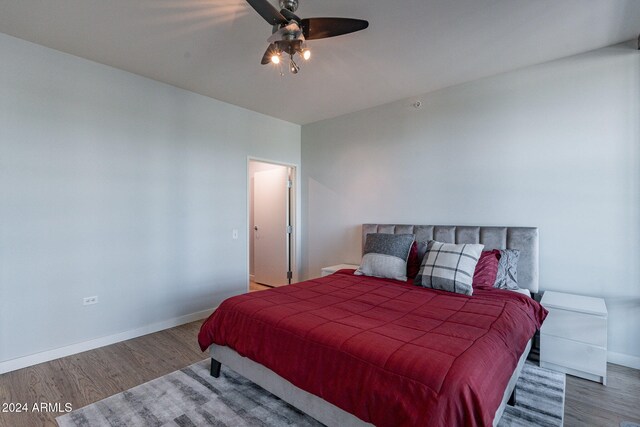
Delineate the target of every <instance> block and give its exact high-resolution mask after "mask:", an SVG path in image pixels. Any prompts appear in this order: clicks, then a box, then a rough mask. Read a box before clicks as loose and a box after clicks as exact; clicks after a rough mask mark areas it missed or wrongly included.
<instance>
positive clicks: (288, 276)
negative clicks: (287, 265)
mask: <svg viewBox="0 0 640 427" xmlns="http://www.w3.org/2000/svg"><path fill="white" fill-rule="evenodd" d="M287 279H289V280H291V279H293V273H292V272H291V271H287Z"/></svg>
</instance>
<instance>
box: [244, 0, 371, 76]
mask: <svg viewBox="0 0 640 427" xmlns="http://www.w3.org/2000/svg"><path fill="white" fill-rule="evenodd" d="M247 3H249V4H250V5H251V7H253V8H254V9H255V10H256V12H258V13H259V14H260V16H262V17H263V18H264V19H265V21H267V22H268V23H269V24H270V25H272V26H273V31H272V35H271V37H269V38H268V39H267V41H268V42H269V43H270V44H269V47H268V48H267V50H266V52H265V53H264V55H263V56H262V64H263V65H265V64H268V63H270V62H271V63H274V64H279V63H280V61H281V60H282V57H283V56H284V55H289V70H290V71H291V72H292V73H293V74H297V73H298V71H300V66H299V65H298V64H296V62H295V61H294V59H293V57H294V55H295V54H299V55H300V56H302V57H303V58H304V59H305V60H307V59H309V58H310V57H311V51H309V49H308V48H307V46H306V41H307V40H317V39H325V38H328V37H335V36H340V35H343V34H349V33H353V32H356V31H360V30H364V29H365V28H367V27H368V26H369V22H367V21H365V20H362V19H350V18H306V19H300V18H299V17H298V16H297V15H296V14H295V11H296V10H298V0H279V5H280V11H278V9H276V8H275V7H274V6H273V5H272V4H271V3H269V1H268V0H247Z"/></svg>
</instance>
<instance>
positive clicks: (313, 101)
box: [0, 0, 640, 124]
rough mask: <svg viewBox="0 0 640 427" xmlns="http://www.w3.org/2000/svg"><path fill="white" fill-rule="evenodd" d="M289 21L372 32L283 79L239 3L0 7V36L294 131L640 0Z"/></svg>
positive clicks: (572, 33) (565, 47)
mask: <svg viewBox="0 0 640 427" xmlns="http://www.w3.org/2000/svg"><path fill="white" fill-rule="evenodd" d="M272 1H273V3H274V4H276V3H277V0H272ZM297 14H298V15H299V16H301V17H303V18H304V17H315V16H340V17H349V18H361V19H367V20H368V21H369V22H370V27H369V28H368V29H367V30H364V31H361V32H359V33H354V34H350V35H345V36H341V37H337V38H332V39H325V40H317V41H311V42H309V47H310V48H311V49H312V53H313V56H312V58H311V60H310V61H309V63H306V64H303V69H302V71H301V72H300V74H298V75H296V76H294V75H290V74H288V73H287V74H286V75H285V76H284V77H281V76H280V75H279V72H277V71H276V69H275V68H274V66H272V65H268V66H262V65H260V59H261V58H262V54H263V53H264V50H265V49H266V46H267V43H266V39H267V38H268V37H269V36H270V34H271V29H270V27H269V26H268V25H267V23H266V22H265V21H263V20H262V18H261V17H260V16H259V15H258V14H257V13H256V12H255V11H254V10H253V9H251V7H250V6H249V5H248V4H247V3H246V2H245V1H244V0H0V32H4V33H6V34H9V35H12V36H15V37H19V38H22V39H25V40H29V41H32V42H35V43H38V44H41V45H44V46H48V47H51V48H54V49H58V50H60V51H63V52H67V53H71V54H73V55H77V56H80V57H83V58H87V59H90V60H93V61H97V62H100V63H103V64H107V65H110V66H113V67H116V68H120V69H123V70H126V71H130V72H133V73H136V74H140V75H142V76H146V77H150V78H152V79H155V80H159V81H161V82H165V83H169V84H171V85H174V86H178V87H180V88H184V89H188V90H191V91H193V92H197V93H200V94H203V95H208V96H211V97H213V98H216V99H219V100H222V101H226V102H229V103H232V104H236V105H239V106H242V107H245V108H248V109H251V110H254V111H258V112H262V113H265V114H268V115H271V116H274V117H278V118H281V119H284V120H288V121H290V122H294V123H299V124H305V123H310V122H314V121H318V120H322V119H326V118H330V117H335V116H338V115H341V114H345V113H349V112H352V111H357V110H362V109H365V108H368V107H372V106H375V105H380V104H384V103H387V102H390V101H395V100H398V99H402V98H407V97H411V96H416V95H419V94H422V93H426V92H429V91H433V90H436V89H440V88H443V87H446V86H451V85H453V84H457V83H462V82H466V81H471V80H475V79H478V78H481V77H484V76H488V75H493V74H497V73H501V72H504V71H509V70H513V69H516V68H520V67H523V66H527V65H532V64H537V63H541V62H545V61H549V60H552V59H556V58H561V57H565V56H569V55H572V54H576V53H580V52H585V51H588V50H592V49H596V48H599V47H603V46H608V45H611V44H615V43H618V42H622V41H626V40H630V39H633V38H635V37H637V36H638V33H639V32H640V1H638V0H403V1H397V0H396V1H393V0H324V1H320V0H300V8H299V9H298V12H297ZM285 71H286V69H285Z"/></svg>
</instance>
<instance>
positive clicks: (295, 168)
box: [245, 156, 302, 292]
mask: <svg viewBox="0 0 640 427" xmlns="http://www.w3.org/2000/svg"><path fill="white" fill-rule="evenodd" d="M251 162H260V163H270V164H272V165H278V166H286V167H288V168H291V170H292V173H291V182H292V185H291V200H289V209H291V228H292V233H291V246H290V248H289V253H290V254H291V255H290V257H291V273H292V276H293V277H292V279H291V283H296V282H298V280H299V274H298V266H299V265H300V248H301V247H302V245H301V244H300V239H301V237H302V236H301V235H302V233H300V224H301V213H302V209H301V206H300V203H301V200H302V197H301V196H300V186H299V185H298V183H299V182H300V166H299V165H297V164H295V163H288V162H281V161H279V160H271V159H265V158H262V157H255V156H247V164H246V167H247V169H246V172H245V176H246V177H247V220H246V223H245V230H246V231H247V242H246V243H247V292H249V286H250V285H251V269H250V268H249V267H250V265H251V242H250V240H249V239H251V233H250V230H249V226H250V224H249V218H250V217H251V208H252V205H251V197H250V196H251V177H250V176H249V164H250V163H251Z"/></svg>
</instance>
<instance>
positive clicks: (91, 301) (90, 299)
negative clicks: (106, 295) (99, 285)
mask: <svg viewBox="0 0 640 427" xmlns="http://www.w3.org/2000/svg"><path fill="white" fill-rule="evenodd" d="M97 303H98V296H97V295H96V296H93V297H86V298H83V299H82V305H92V304H97Z"/></svg>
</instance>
